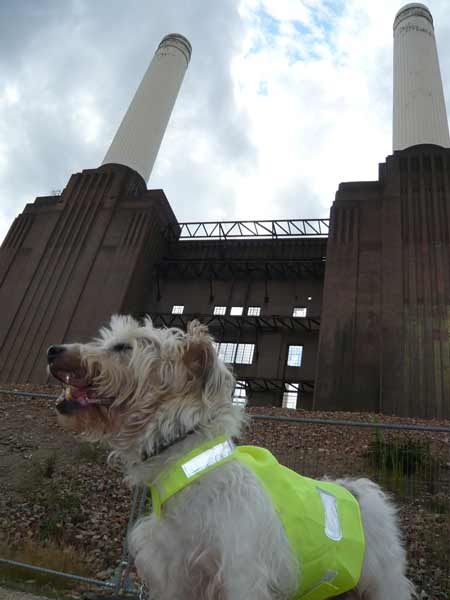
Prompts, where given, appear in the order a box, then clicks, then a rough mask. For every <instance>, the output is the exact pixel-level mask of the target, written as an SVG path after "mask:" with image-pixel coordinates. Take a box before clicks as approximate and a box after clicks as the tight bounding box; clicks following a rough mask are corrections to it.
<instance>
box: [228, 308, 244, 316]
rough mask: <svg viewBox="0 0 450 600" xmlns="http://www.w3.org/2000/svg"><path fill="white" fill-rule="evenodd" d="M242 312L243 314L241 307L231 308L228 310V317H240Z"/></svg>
mask: <svg viewBox="0 0 450 600" xmlns="http://www.w3.org/2000/svg"><path fill="white" fill-rule="evenodd" d="M243 312H244V307H243V306H232V307H231V310H230V315H231V316H232V317H240V316H241V315H242V313H243Z"/></svg>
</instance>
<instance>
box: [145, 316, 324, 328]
mask: <svg viewBox="0 0 450 600" xmlns="http://www.w3.org/2000/svg"><path fill="white" fill-rule="evenodd" d="M150 316H151V317H152V320H153V323H154V324H155V325H156V326H157V327H180V328H181V329H186V327H187V324H188V323H189V321H192V320H193V319H198V320H199V321H200V322H201V323H204V324H205V325H207V326H208V327H209V328H210V329H212V330H214V329H216V330H217V329H220V330H222V331H225V330H227V331H235V332H240V331H249V330H250V331H255V332H256V331H261V332H273V331H278V330H280V329H288V330H290V331H297V332H299V331H303V332H308V333H310V332H314V331H319V329H320V317H291V316H286V315H270V316H264V315H260V316H258V317H254V316H247V315H242V316H240V317H237V316H231V315H210V314H208V315H205V314H197V313H195V314H171V313H153V314H151V315H150Z"/></svg>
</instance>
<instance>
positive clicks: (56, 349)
mask: <svg viewBox="0 0 450 600" xmlns="http://www.w3.org/2000/svg"><path fill="white" fill-rule="evenodd" d="M64 350H65V348H64V346H50V348H49V349H48V350H47V360H48V362H51V361H52V360H55V358H56V357H57V356H59V354H61V353H62V352H64Z"/></svg>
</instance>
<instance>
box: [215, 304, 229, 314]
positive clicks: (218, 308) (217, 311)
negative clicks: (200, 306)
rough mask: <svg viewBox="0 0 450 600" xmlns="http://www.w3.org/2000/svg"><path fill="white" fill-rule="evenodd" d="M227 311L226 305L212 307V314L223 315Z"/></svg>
mask: <svg viewBox="0 0 450 600" xmlns="http://www.w3.org/2000/svg"><path fill="white" fill-rule="evenodd" d="M226 312H227V307H226V306H215V307H214V314H215V315H225V314H226Z"/></svg>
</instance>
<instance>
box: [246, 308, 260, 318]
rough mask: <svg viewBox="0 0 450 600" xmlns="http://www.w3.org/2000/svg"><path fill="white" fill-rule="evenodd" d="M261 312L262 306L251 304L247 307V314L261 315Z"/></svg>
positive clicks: (250, 315) (251, 315) (252, 315)
mask: <svg viewBox="0 0 450 600" xmlns="http://www.w3.org/2000/svg"><path fill="white" fill-rule="evenodd" d="M260 314H261V307H260V306H249V307H248V309H247V315H248V316H249V317H259V315H260Z"/></svg>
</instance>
